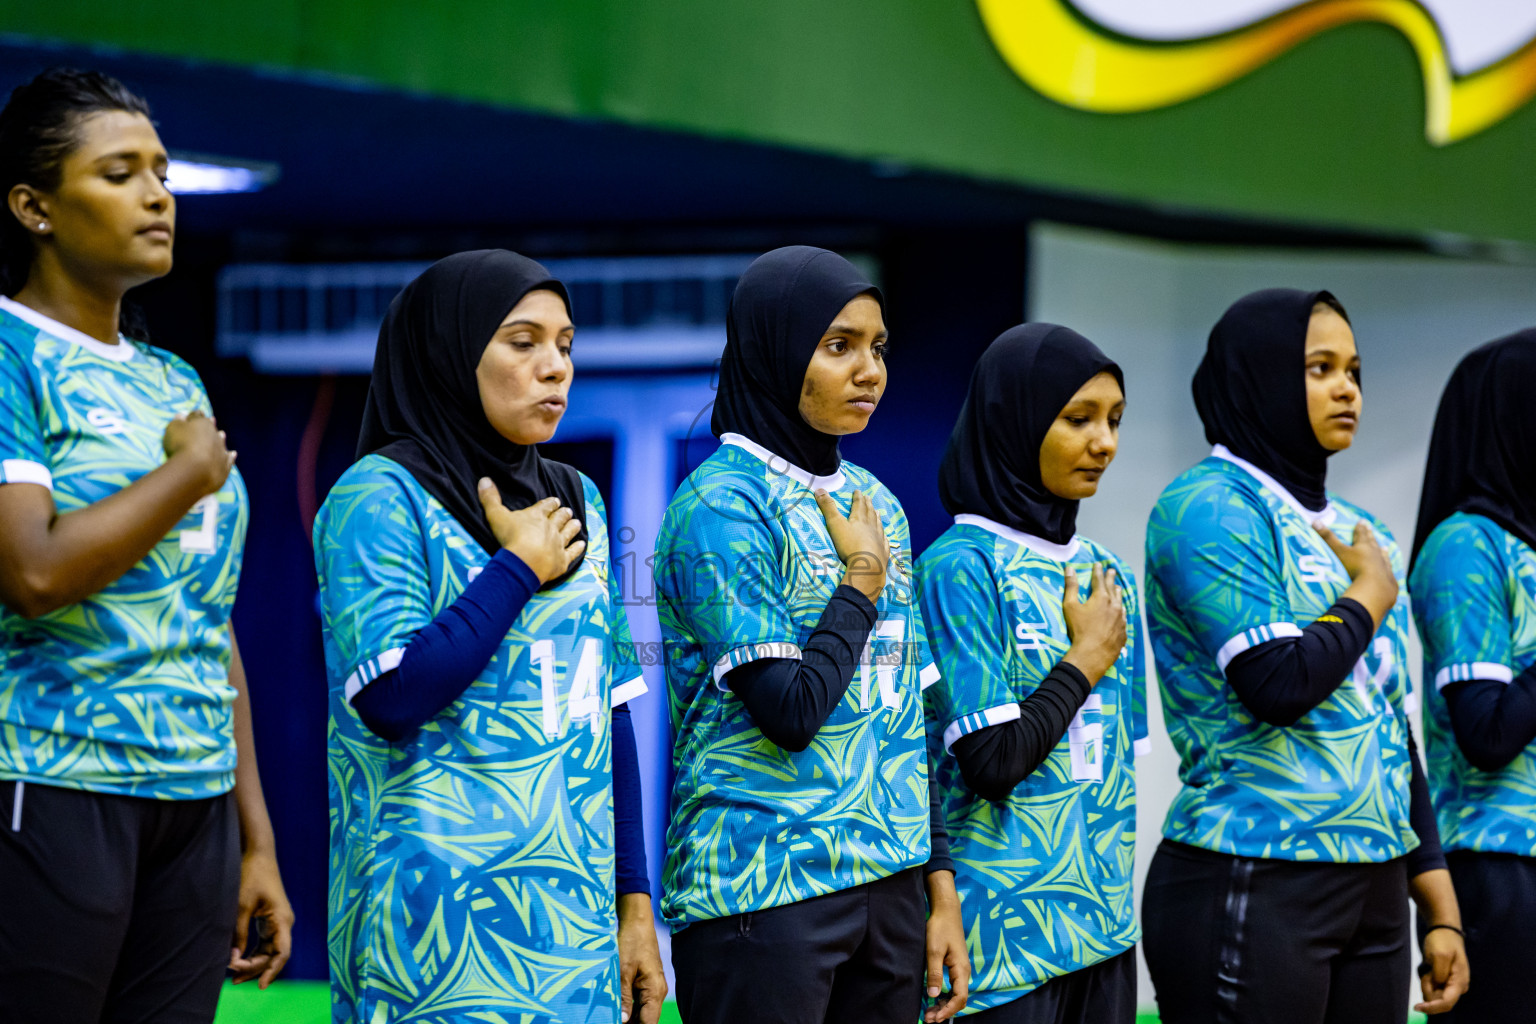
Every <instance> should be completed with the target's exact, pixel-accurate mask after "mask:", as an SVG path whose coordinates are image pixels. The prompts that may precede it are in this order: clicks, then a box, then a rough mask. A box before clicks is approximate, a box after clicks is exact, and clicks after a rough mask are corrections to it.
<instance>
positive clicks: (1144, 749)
mask: <svg viewBox="0 0 1536 1024" xmlns="http://www.w3.org/2000/svg"><path fill="white" fill-rule="evenodd" d="M1131 752H1132V753H1134V754H1135V755H1136V756H1137V757H1146V756H1147V755H1148V754H1150V753H1152V737H1150V736H1143V737H1142V738H1141V739H1139V740H1136V741H1135V742H1134V743H1132V744H1131Z"/></svg>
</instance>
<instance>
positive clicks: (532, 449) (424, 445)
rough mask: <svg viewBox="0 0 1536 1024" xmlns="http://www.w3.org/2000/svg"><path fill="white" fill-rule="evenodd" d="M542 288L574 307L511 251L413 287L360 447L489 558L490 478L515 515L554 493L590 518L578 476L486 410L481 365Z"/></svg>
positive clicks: (473, 259)
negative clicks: (504, 429)
mask: <svg viewBox="0 0 1536 1024" xmlns="http://www.w3.org/2000/svg"><path fill="white" fill-rule="evenodd" d="M536 288H547V289H549V290H550V291H552V292H554V293H556V294H557V295H559V296H560V298H561V299H563V300H564V301H565V306H566V309H567V310H569V309H570V306H571V300H570V297H569V296H568V295H567V294H566V291H565V286H564V285H563V284H561V283H560V282H559V281H556V280H555V279H554V278H552V277H550V275H549V271H548V270H545V269H544V268H543V267H542V266H540V265H539V264H538V263H535V262H534V261H533V260H531V259H529V258H528V257H526V256H519V255H518V254H517V253H515V252H508V251H507V250H505V249H480V250H476V251H474V252H461V253H458V254H456V255H454V256H449V257H448V258H447V259H443V260H439V261H438V262H436V263H434V264H433V265H432V266H430V267H428V268H427V269H426V270H425V271H424V272H423V273H422V275H421V276H420V277H418V278H416V280H414V281H412V282H411V283H410V284H408V285H406V286H405V290H404V291H402V292H401V293H400V294H399V295H397V296H395V300H394V301H393V302H391V303H390V304H389V312H388V313H386V314H385V316H384V324H383V326H382V327H380V328H379V347H378V352H377V354H376V355H375V356H374V361H373V381H372V383H370V384H369V386H368V404H367V407H366V408H365V409H364V410H363V428H362V432H361V433H360V434H359V435H358V439H357V457H358V458H362V457H363V456H364V455H368V454H370V453H373V452H377V453H379V454H380V455H383V456H385V457H387V458H389V459H392V460H394V461H395V462H398V463H400V465H402V466H404V467H405V468H406V469H408V470H410V471H411V475H412V476H414V477H415V478H416V480H417V482H418V483H420V484H421V486H422V487H424V488H426V490H427V492H428V493H429V494H431V495H432V496H433V497H434V498H436V499H437V500H438V501H440V502H442V503H443V507H444V508H446V509H447V510H448V511H449V512H451V513H452V514H453V517H454V518H455V519H457V520H458V521H459V523H460V524H461V525H462V526H463V527H464V529H465V530H467V531H469V534H470V536H472V537H474V538H475V540H477V541H479V542H480V546H481V547H483V548H485V550H486V553H487V554H494V553H495V552H496V551H497V550H498V549H500V547H501V545H500V544H498V543H497V542H496V537H495V535H494V534H492V533H491V527H490V524H489V523H488V522H487V521H486V518H485V512H484V511H483V510H482V508H481V507H480V498H479V496H478V486H477V485H478V482H479V480H480V478H481V477H483V476H488V477H490V478H491V480H492V481H493V482H494V483H495V484H496V486H497V488H498V489H500V491H501V500H502V503H503V504H505V505H506V506H507V508H509V509H512V510H513V511H516V510H517V509H520V508H527V507H528V506H529V505H532V504H533V503H534V502H537V501H540V500H542V499H544V498H547V497H550V496H551V495H553V496H555V497H558V498H559V499H560V503H561V504H562V505H565V506H567V507H569V508H570V509H571V511H573V512H574V513H575V514H576V517H577V519H582V520H584V519H585V518H586V507H587V506H586V501H585V499H584V497H583V493H582V486H581V478H580V477H579V476H578V475H577V473H576V470H574V469H572V468H571V467H570V466H567V465H564V464H562V463H559V462H551V461H549V460H548V459H543V458H540V457H539V451H538V448H537V446H535V445H521V444H514V443H513V442H511V441H508V440H507V439H506V438H504V437H502V436H501V435H500V434H499V433H497V432H496V429H495V428H494V427H492V426H491V424H490V421H489V420H487V419H486V418H485V409H484V406H482V405H481V403H480V389H479V385H478V384H477V383H476V380H475V368H476V367H477V366H479V365H480V357H481V355H483V354H484V352H485V347H486V345H487V344H489V343H490V340H491V337H492V335H494V334H495V333H496V329H497V328H498V327H500V326H501V322H502V321H503V320H505V319H506V317H507V314H508V313H510V312H511V311H512V307H513V306H516V305H517V304H518V302H519V301H521V299H522V298H523V296H524V295H527V294H528V293H529V292H531V291H533V290H534V289H536ZM583 536H585V527H583Z"/></svg>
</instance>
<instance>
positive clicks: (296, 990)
mask: <svg viewBox="0 0 1536 1024" xmlns="http://www.w3.org/2000/svg"><path fill="white" fill-rule="evenodd" d="M1423 1020H1424V1018H1423V1016H1421V1015H1420V1014H1417V1013H1415V1014H1413V1015H1412V1016H1410V1017H1409V1021H1410V1024H1422V1022H1423ZM330 1021H331V1001H330V996H329V993H328V992H327V986H326V984H325V982H323V981H280V982H277V983H276V984H274V985H271V986H270V987H268V989H267V990H266V991H265V992H262V991H261V990H259V989H258V988H257V987H256V986H255V985H225V986H224V995H223V996H222V997H221V998H220V999H219V1015H218V1016H217V1017H216V1018H214V1024H330ZM661 1022H662V1024H680V1020H679V1018H678V1016H677V1004H675V1003H668V1004H667V1006H666V1009H665V1010H663V1011H662V1014H661ZM1136 1024H1157V1014H1156V1013H1153V1012H1147V1013H1142V1014H1139V1015H1138V1016H1137V1017H1136Z"/></svg>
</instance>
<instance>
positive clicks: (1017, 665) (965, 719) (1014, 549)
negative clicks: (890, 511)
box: [918, 514, 1149, 1013]
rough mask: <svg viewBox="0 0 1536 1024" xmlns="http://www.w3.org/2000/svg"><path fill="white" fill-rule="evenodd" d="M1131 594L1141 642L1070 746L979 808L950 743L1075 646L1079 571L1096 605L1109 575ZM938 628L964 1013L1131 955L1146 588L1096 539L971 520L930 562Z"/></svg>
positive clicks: (935, 697) (1079, 721)
mask: <svg viewBox="0 0 1536 1024" xmlns="http://www.w3.org/2000/svg"><path fill="white" fill-rule="evenodd" d="M1106 562H1107V563H1108V565H1109V566H1110V567H1113V568H1114V569H1115V570H1116V573H1117V575H1118V578H1119V580H1120V584H1121V586H1122V587H1123V588H1124V590H1123V593H1124V600H1125V611H1126V627H1127V634H1128V635H1127V642H1126V646H1125V649H1124V650H1123V651H1122V652H1121V654H1120V658H1119V660H1117V661H1116V662H1115V664H1114V665H1113V666H1112V667H1111V668H1110V670H1109V671H1108V672H1107V673H1106V674H1105V675H1104V677H1103V678H1102V679H1101V680H1099V682H1098V684H1097V685H1096V686H1095V687H1094V689H1093V692H1092V693H1091V694H1089V696H1088V700H1087V701H1086V702H1085V703H1084V704H1083V707H1082V709H1081V710H1079V711H1078V713H1077V717H1076V718H1075V719H1074V720H1073V721H1072V723H1071V726H1070V727H1069V728H1068V730H1067V733H1066V735H1064V736H1062V738H1061V741H1060V742H1059V743H1058V744H1057V745H1056V747H1055V749H1053V750H1052V751H1051V753H1050V754H1049V756H1048V757H1047V758H1046V760H1045V762H1044V763H1043V764H1042V765H1041V766H1040V767H1039V768H1038V769H1036V770H1035V771H1034V772H1033V773H1031V774H1030V776H1029V777H1028V778H1026V779H1025V780H1024V781H1022V782H1020V783H1019V784H1018V785H1017V786H1016V787H1014V790H1013V793H1012V794H1011V795H1010V796H1009V797H1008V800H1007V801H1006V802H1004V803H992V802H991V801H989V800H986V799H984V798H982V797H980V796H977V795H976V794H975V793H974V792H972V791H971V789H970V788H969V787H968V786H967V785H966V783H965V780H964V779H963V778H962V777H961V774H960V766H959V763H958V762H957V761H956V759H955V757H954V756H953V754H951V753H950V749H951V747H953V745H954V743H955V742H956V741H957V740H959V739H960V738H961V737H962V736H965V735H967V734H969V733H973V732H976V731H977V730H980V729H985V728H987V727H988V726H992V725H1000V724H1002V723H1005V722H1010V721H1014V720H1016V719H1017V718H1018V717H1019V702H1020V701H1022V700H1024V699H1025V698H1026V697H1028V696H1029V695H1030V694H1031V693H1033V692H1034V691H1035V688H1036V687H1038V686H1039V685H1040V683H1041V681H1042V680H1044V679H1045V677H1046V676H1047V675H1048V674H1050V671H1051V669H1052V668H1054V667H1055V666H1056V664H1057V663H1058V662H1060V661H1061V659H1062V658H1063V657H1065V656H1066V653H1067V650H1068V648H1069V647H1071V640H1070V639H1069V638H1068V636H1067V625H1066V618H1065V616H1064V615H1063V613H1062V608H1061V601H1062V594H1063V591H1064V588H1065V585H1066V567H1067V566H1068V565H1071V566H1073V567H1074V568H1075V569H1076V571H1077V574H1078V581H1079V586H1080V588H1081V593H1082V596H1083V597H1084V598H1085V599H1086V597H1087V595H1088V592H1089V586H1090V582H1091V578H1092V573H1093V565H1094V564H1095V563H1106ZM918 577H919V579H920V580H921V581H922V608H923V620H924V622H926V623H927V626H928V635H929V637H930V639H931V642H932V644H933V650H934V656H935V658H936V659H937V661H938V665H939V671H940V673H941V679H940V681H939V682H938V684H937V685H935V686H933V687H932V688H930V689H929V690H928V691H927V694H926V697H927V705H928V750H929V756H930V758H931V759H932V762H933V766H934V767H933V772H934V785H936V786H937V787H938V790H939V798H940V800H941V802H942V807H943V810H944V819H945V823H946V825H947V826H948V829H949V835H950V853H951V855H952V856H953V858H954V861H955V888H956V889H957V890H958V892H959V894H960V906H961V913H962V915H963V918H964V922H965V933H966V945H967V948H968V949H969V951H970V955H971V966H972V970H973V971H974V972H975V973H974V975H973V976H972V978H971V995H970V1001H969V1002H968V1003H967V1004H966V1009H965V1011H964V1012H965V1013H974V1012H977V1011H980V1010H987V1009H991V1008H993V1007H996V1006H1001V1005H1003V1004H1004V1003H1008V1002H1010V1001H1012V1000H1014V999H1017V998H1019V997H1020V996H1022V995H1024V994H1025V993H1027V992H1029V991H1030V990H1032V989H1034V988H1037V987H1038V986H1040V985H1041V984H1042V983H1044V982H1046V981H1049V980H1050V979H1051V978H1054V977H1058V976H1060V975H1063V974H1068V973H1070V972H1072V971H1076V970H1079V969H1081V968H1084V967H1089V966H1092V965H1093V964H1096V963H1099V962H1101V961H1103V960H1107V959H1109V958H1110V957H1113V956H1117V955H1119V954H1120V953H1123V952H1125V950H1127V949H1129V948H1131V946H1133V945H1134V944H1135V943H1136V941H1137V939H1138V938H1139V936H1140V931H1139V929H1138V928H1137V927H1136V917H1135V912H1134V907H1133V900H1132V882H1131V876H1132V871H1133V869H1134V865H1135V859H1136V771H1135V755H1136V754H1137V753H1139V752H1143V751H1145V750H1146V749H1147V746H1148V743H1149V741H1148V740H1147V737H1146V730H1145V725H1146V702H1145V698H1146V671H1145V665H1144V664H1143V655H1142V649H1143V648H1142V642H1141V626H1140V623H1141V616H1140V612H1141V608H1140V602H1139V600H1138V597H1137V592H1136V580H1135V577H1134V576H1133V575H1132V574H1131V573H1130V572H1129V571H1128V570H1127V569H1126V567H1125V565H1124V563H1122V562H1121V561H1120V560H1119V559H1118V558H1116V557H1115V556H1114V555H1113V554H1111V553H1110V552H1109V551H1108V550H1106V549H1104V548H1103V547H1101V546H1099V545H1098V544H1096V543H1094V542H1093V541H1091V540H1088V539H1086V538H1073V540H1072V541H1070V542H1068V543H1067V544H1052V543H1051V542H1049V541H1046V540H1042V539H1040V538H1038V537H1032V536H1029V535H1027V534H1024V533H1020V532H1019V531H1017V530H1014V529H1011V528H1009V527H1007V526H1004V525H1002V524H1000V523H995V522H993V521H992V520H990V519H986V518H984V517H982V516H978V515H969V514H967V515H961V516H957V517H956V518H955V525H954V526H951V527H950V528H949V529H948V530H946V531H945V532H944V534H943V535H942V536H940V537H939V539H938V540H936V541H934V543H933V545H932V546H931V547H929V548H928V550H927V551H925V552H923V556H922V558H920V559H919V560H918Z"/></svg>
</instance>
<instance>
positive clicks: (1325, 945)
mask: <svg viewBox="0 0 1536 1024" xmlns="http://www.w3.org/2000/svg"><path fill="white" fill-rule="evenodd" d="M1408 932H1409V929H1408V873H1407V868H1406V866H1405V864H1404V862H1403V860H1402V858H1399V859H1397V860H1392V861H1387V862H1385V863H1381V864H1316V863H1297V862H1293V861H1280V860H1259V859H1254V858H1249V857H1232V856H1228V855H1226V854H1220V853H1211V852H1209V851H1207V850H1200V849H1196V848H1195V847H1192V846H1186V845H1184V844H1182V843H1174V842H1169V841H1168V840H1164V841H1163V843H1162V845H1160V846H1159V847H1158V848H1157V853H1156V854H1155V855H1154V856H1153V858H1152V868H1151V871H1150V872H1148V874H1147V886H1146V891H1145V892H1144V894H1143V896H1142V947H1143V949H1144V950H1145V951H1146V955H1147V967H1148V969H1149V970H1150V972H1151V974H1152V986H1153V988H1154V989H1156V991H1157V1006H1158V1011H1159V1012H1160V1013H1161V1015H1162V1020H1163V1024H1403V1022H1404V1021H1406V1020H1407V1019H1408V996H1409V982H1410V979H1411V977H1412V970H1411V961H1412V949H1411V947H1410V944H1409V934H1408ZM1474 970H1475V968H1474Z"/></svg>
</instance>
